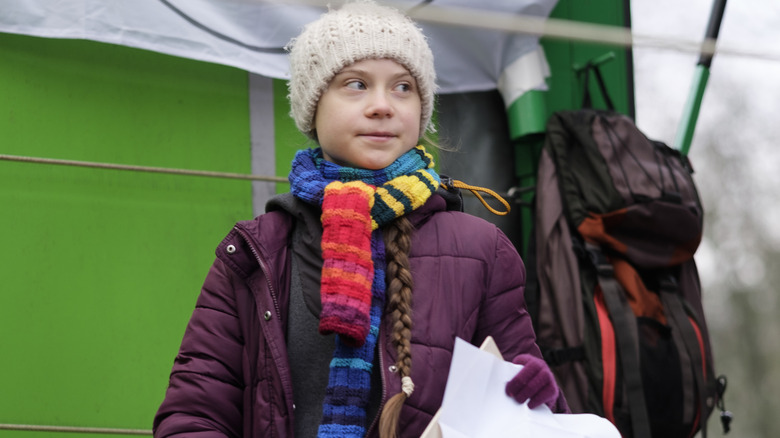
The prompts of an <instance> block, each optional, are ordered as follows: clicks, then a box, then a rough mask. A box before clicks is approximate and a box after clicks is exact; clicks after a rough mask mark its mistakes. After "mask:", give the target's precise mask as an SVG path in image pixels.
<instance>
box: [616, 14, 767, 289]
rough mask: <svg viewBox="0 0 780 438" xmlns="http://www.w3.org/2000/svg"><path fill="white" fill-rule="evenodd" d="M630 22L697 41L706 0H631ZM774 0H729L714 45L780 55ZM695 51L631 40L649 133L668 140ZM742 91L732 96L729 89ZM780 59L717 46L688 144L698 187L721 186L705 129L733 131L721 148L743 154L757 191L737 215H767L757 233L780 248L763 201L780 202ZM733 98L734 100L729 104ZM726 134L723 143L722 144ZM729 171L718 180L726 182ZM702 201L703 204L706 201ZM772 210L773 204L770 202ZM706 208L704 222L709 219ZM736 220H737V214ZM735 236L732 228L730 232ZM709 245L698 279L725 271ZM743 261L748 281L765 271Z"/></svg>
mask: <svg viewBox="0 0 780 438" xmlns="http://www.w3.org/2000/svg"><path fill="white" fill-rule="evenodd" d="M631 4H632V27H633V31H634V33H636V34H641V35H663V36H666V37H679V38H680V39H682V40H685V41H697V40H701V39H702V38H703V37H704V33H705V31H706V27H707V22H708V20H709V15H710V10H711V8H712V1H711V0H687V1H684V2H681V1H677V0H632V2H631ZM778 23H780V1H778V0H752V1H744V0H740V1H736V0H731V1H729V2H727V4H726V11H725V14H724V17H723V22H722V25H721V30H720V37H719V39H718V42H719V43H718V44H719V47H723V48H728V49H730V50H740V51H748V52H759V53H765V54H771V55H773V56H774V57H775V58H780V45H778V44H777V43H778V42H780V25H778ZM697 60H698V55H695V54H692V53H683V52H676V51H671V50H659V49H645V48H641V47H635V49H634V66H635V81H636V90H635V97H636V112H637V124H638V126H639V128H640V129H642V130H643V131H644V132H645V133H646V134H647V135H648V136H650V137H652V138H656V139H658V140H662V141H664V142H666V143H667V144H670V145H671V144H673V143H674V139H675V135H676V132H677V128H678V124H679V121H680V118H681V115H682V111H683V107H684V104H685V101H686V99H687V97H688V95H689V93H690V87H691V84H692V79H693V74H694V68H695V65H696V62H697ZM735 95H738V96H739V97H740V99H739V101H738V102H735V98H734V96H735ZM779 98H780V61H770V60H763V59H756V58H751V57H748V56H734V55H721V54H716V55H715V58H714V60H713V63H712V67H711V70H710V79H709V82H708V84H707V88H706V90H705V94H704V99H703V104H702V107H701V113H700V115H699V120H698V123H697V125H696V132H695V135H694V138H693V143H692V145H691V150H690V157H691V160H692V161H693V164H694V168H695V169H696V171H697V174H698V175H697V176H696V177H697V182H699V185H700V190H701V191H703V192H707V191H710V192H712V191H714V190H719V188H718V187H710V186H707V185H705V186H704V187H702V183H703V182H706V184H712V181H713V180H717V178H709V176H711V175H709V174H708V172H712V171H713V169H709V168H708V167H707V165H708V164H707V160H706V159H705V158H706V157H705V156H704V155H706V154H708V153H710V154H711V153H712V150H709V151H708V148H711V147H712V145H711V144H707V143H705V142H704V137H705V136H706V134H707V132H708V131H710V132H714V131H716V130H720V132H722V131H723V129H728V130H730V132H732V133H733V136H734V138H735V139H736V141H734V140H733V139H730V138H729V139H728V140H727V138H726V137H724V140H723V142H721V144H719V148H720V149H721V151H723V150H725V151H726V153H733V154H741V155H742V156H743V158H744V159H745V166H748V167H749V169H748V170H746V171H744V172H741V173H740V174H739V175H740V177H741V178H746V179H749V181H742V182H744V183H745V184H746V186H748V187H751V188H754V189H753V190H751V192H752V191H758V192H760V195H757V196H753V197H745V198H744V199H745V202H743V203H740V202H733V200H731V202H732V205H731V209H733V210H735V213H736V214H735V215H736V216H739V215H742V216H743V217H744V216H745V215H752V214H760V215H761V216H763V217H766V219H765V220H764V223H765V227H764V228H765V229H763V230H761V234H762V235H763V236H765V238H766V239H768V240H769V241H771V242H772V243H773V244H774V245H775V247H776V248H777V249H778V250H780V226H777V224H778V223H779V222H780V212H773V210H772V209H767V208H766V205H767V204H768V205H778V204H780V190H777V189H775V188H776V187H780V171H778V168H779V167H780V147H778V146H780V145H779V144H778V141H777V138H778V137H780V123H778V110H780V103H778V102H779V101H780V99H779ZM735 103H736V104H738V105H735ZM726 141H729V144H725V142H726ZM729 178H730V175H723V177H722V181H721V183H723V184H728V183H730V181H729ZM706 208H707V205H705V209H706ZM775 210H777V209H775ZM707 218H708V217H707V215H706V210H705V226H706V225H707ZM735 223H742V221H736V222H735ZM736 235H737V236H739V234H738V233H736ZM711 251H713V249H712V248H710V247H708V246H707V245H706V242H705V244H704V245H703V246H702V248H700V250H699V252H698V253H697V261H698V262H699V265H700V266H699V267H700V271H701V273H702V281H703V283H704V285H705V286H707V284H708V283H710V284H713V283H719V282H721V281H722V280H723V278H721V276H722V275H727V274H724V272H727V271H724V270H723V269H720V268H719V267H718V266H717V262H716V259H717V257H714V256H713V254H711ZM743 259H744V263H743V264H744V265H745V269H740V270H737V273H738V274H739V275H741V276H742V277H743V278H742V279H741V280H743V281H744V282H746V283H750V282H759V281H760V280H761V278H762V276H763V274H764V271H763V265H762V263H761V260H755V259H753V258H751V256H750V254H749V253H748V254H746V255H745V257H743Z"/></svg>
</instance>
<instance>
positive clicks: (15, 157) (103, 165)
mask: <svg viewBox="0 0 780 438" xmlns="http://www.w3.org/2000/svg"><path fill="white" fill-rule="evenodd" d="M0 160H5V161H17V162H24V163H38V164H56V165H62V166H76V167H90V168H98V169H112V170H131V171H136V172H151V173H167V174H173V175H187V176H206V177H212V178H229V179H247V180H253V181H269V182H288V181H287V178H282V177H278V176H263V175H247V174H242V173H228V172H212V171H208V170H189V169H173V168H165V167H149V166H131V165H126V164H114V163H95V162H91V161H75V160H58V159H53V158H39V157H23V156H18V155H5V154H0Z"/></svg>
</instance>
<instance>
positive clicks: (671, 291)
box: [660, 276, 713, 438]
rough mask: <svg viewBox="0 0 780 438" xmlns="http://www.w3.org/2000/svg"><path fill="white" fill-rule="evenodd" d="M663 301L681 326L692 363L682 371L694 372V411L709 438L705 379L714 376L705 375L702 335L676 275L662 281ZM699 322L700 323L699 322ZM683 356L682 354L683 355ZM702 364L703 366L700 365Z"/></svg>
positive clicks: (684, 343)
mask: <svg viewBox="0 0 780 438" xmlns="http://www.w3.org/2000/svg"><path fill="white" fill-rule="evenodd" d="M660 286H661V287H660V289H661V290H660V292H661V302H662V303H663V305H664V309H666V313H667V315H669V317H670V318H672V319H673V320H674V321H675V325H676V326H677V327H678V328H679V331H677V334H678V335H679V336H680V337H681V338H682V339H681V340H682V345H684V346H685V351H686V352H687V357H688V361H689V362H691V363H688V364H686V363H683V364H682V367H681V368H682V371H683V372H684V373H692V374H693V377H694V379H695V382H696V390H697V394H695V396H696V397H698V402H699V412H698V413H693V415H696V416H697V418H698V421H699V423H701V436H702V438H707V415H706V413H707V405H706V403H707V392H708V391H707V387H706V385H705V380H707V379H712V378H713V376H706V377H705V375H704V373H705V371H704V367H705V361H706V359H705V357H704V355H703V351H702V350H701V348H703V347H702V346H701V345H702V344H701V341H700V339H699V338H700V336H699V335H697V334H696V331H695V329H694V326H693V323H692V322H691V321H690V319H689V316H688V313H687V312H686V311H685V307H684V304H683V300H682V297H681V296H680V293H679V290H678V287H677V282H676V281H675V279H674V277H672V276H670V277H669V279H668V280H666V281H662V282H661V285H660ZM697 324H698V323H697ZM681 358H682V356H681ZM699 364H701V366H699ZM689 396H691V397H692V396H694V395H693V394H691V395H689V394H685V397H689ZM685 405H686V406H693V405H694V404H693V400H690V402H688V400H686V403H685Z"/></svg>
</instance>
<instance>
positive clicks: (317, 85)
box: [287, 1, 436, 138]
mask: <svg viewBox="0 0 780 438" xmlns="http://www.w3.org/2000/svg"><path fill="white" fill-rule="evenodd" d="M287 49H288V51H289V53H290V82H289V84H288V86H289V91H290V94H289V96H288V98H289V99H290V107H291V110H290V115H291V116H292V118H293V119H294V120H295V125H296V126H297V127H298V129H299V130H300V131H301V132H303V133H304V134H306V135H308V136H309V137H312V138H313V137H314V113H315V111H316V109H317V102H318V101H319V99H320V96H322V93H323V92H324V91H325V89H326V88H327V86H328V84H329V83H330V81H331V79H333V76H335V75H336V74H337V73H338V72H339V71H341V69H343V68H344V67H346V66H348V65H351V64H353V63H355V62H358V61H362V60H364V59H382V58H388V59H392V60H394V61H396V62H398V63H399V64H401V65H403V66H404V67H406V69H407V70H409V73H411V74H412V76H413V77H414V78H415V80H416V81H417V88H418V90H419V92H420V101H421V103H422V111H421V117H420V137H422V135H423V134H424V133H425V131H426V130H428V131H431V132H433V131H434V128H433V126H432V124H431V123H430V121H431V115H432V114H433V100H434V93H435V92H436V70H435V69H434V65H433V53H432V52H431V49H430V47H428V43H427V41H426V39H425V35H423V33H422V30H421V29H420V28H419V27H418V26H417V25H416V24H415V23H414V22H413V21H412V20H411V19H410V18H409V17H407V16H406V15H403V14H402V13H401V12H399V11H397V10H395V9H393V8H390V7H387V6H380V5H378V4H376V3H374V2H373V1H357V2H352V3H347V4H345V5H344V6H342V7H341V8H340V9H338V10H330V11H328V12H326V13H325V14H323V15H322V16H321V17H320V18H319V19H318V20H316V21H314V22H312V23H309V24H308V25H307V26H306V27H305V28H304V30H303V32H301V34H300V35H299V36H298V37H297V38H295V39H293V40H292V41H291V42H290V44H288V46H287Z"/></svg>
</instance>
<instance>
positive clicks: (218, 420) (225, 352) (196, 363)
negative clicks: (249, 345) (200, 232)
mask: <svg viewBox="0 0 780 438" xmlns="http://www.w3.org/2000/svg"><path fill="white" fill-rule="evenodd" d="M233 281H235V277H234V276H233V274H232V273H231V271H230V270H229V269H226V267H225V265H224V264H223V263H222V262H221V261H219V260H216V261H215V262H214V264H213V265H212V267H211V269H210V270H209V273H208V275H207V276H206V280H205V282H204V285H203V288H202V289H201V293H200V296H199V297H198V300H197V303H196V305H195V310H194V311H193V313H192V317H191V318H190V321H189V323H188V325H187V329H186V331H185V333H184V338H183V340H182V343H181V347H180V348H179V353H178V354H177V356H176V359H175V361H174V365H173V370H172V371H171V375H170V381H169V384H168V389H167V391H166V394H165V399H164V400H163V402H162V405H161V406H160V408H159V409H158V411H157V414H156V415H155V418H154V436H155V437H175V436H187V437H202V438H206V437H226V436H233V437H237V436H240V435H241V432H242V426H243V420H242V408H243V407H242V403H243V386H244V384H243V377H242V354H243V353H242V352H243V339H242V335H241V329H240V325H239V321H238V316H237V312H236V301H235V296H234V290H235V289H234V287H233Z"/></svg>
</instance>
